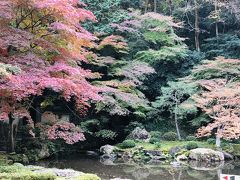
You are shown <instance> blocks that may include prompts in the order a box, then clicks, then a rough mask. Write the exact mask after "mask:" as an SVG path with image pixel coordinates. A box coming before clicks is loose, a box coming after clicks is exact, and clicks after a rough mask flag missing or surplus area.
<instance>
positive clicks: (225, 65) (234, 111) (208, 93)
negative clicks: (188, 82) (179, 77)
mask: <svg viewBox="0 0 240 180" xmlns="http://www.w3.org/2000/svg"><path fill="white" fill-rule="evenodd" d="M239 65H240V60H239V59H224V58H222V57H219V58H218V59H217V60H215V61H207V62H206V63H205V64H203V65H200V66H198V68H197V69H195V70H194V71H195V72H194V73H195V75H196V74H198V75H197V76H200V75H202V76H205V75H207V76H209V75H210V74H211V75H212V76H214V78H213V79H209V80H198V83H199V85H200V86H201V87H202V88H203V90H204V91H203V92H202V93H200V94H199V95H195V96H194V100H195V102H196V103H197V106H198V107H199V108H201V109H202V111H204V112H205V113H206V114H207V115H209V117H210V118H211V119H212V122H210V123H209V124H207V125H206V126H203V127H202V128H200V129H199V130H198V133H197V135H198V136H199V137H202V136H210V135H212V133H215V134H216V136H217V137H220V138H224V139H227V140H231V139H238V138H239V137H240V113H239V112H240V83H239V82H238V79H239V77H240V76H239V75H240V74H239V71H238V69H237V68H236V69H234V67H239ZM211 71H212V72H215V71H216V73H209V72H211ZM207 72H208V73H207ZM204 74H205V75H204ZM209 78H210V77H209Z"/></svg>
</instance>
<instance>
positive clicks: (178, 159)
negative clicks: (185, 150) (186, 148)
mask: <svg viewBox="0 0 240 180" xmlns="http://www.w3.org/2000/svg"><path fill="white" fill-rule="evenodd" d="M176 160H177V161H187V160H188V157H187V156H186V155H185V154H182V155H180V156H177V158H176Z"/></svg>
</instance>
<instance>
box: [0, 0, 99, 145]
mask: <svg viewBox="0 0 240 180" xmlns="http://www.w3.org/2000/svg"><path fill="white" fill-rule="evenodd" d="M84 6H85V4H83V3H79V1H78V0H55V1H52V0H2V1H1V2H0V15H1V16H0V97H1V98H0V119H1V120H8V119H9V116H12V117H13V118H23V117H26V118H28V119H29V122H30V121H31V117H30V115H29V114H28V109H29V108H31V102H32V100H33V97H34V96H41V95H42V94H43V92H44V91H45V90H51V91H54V92H56V93H59V95H60V96H61V97H62V98H64V99H65V101H73V102H75V106H76V109H77V110H78V111H79V113H82V114H84V113H85V111H86V110H87V108H88V107H89V102H90V101H92V100H99V99H100V97H99V96H98V89H97V88H96V87H94V86H92V85H91V84H90V83H89V82H88V81H87V80H86V79H87V78H88V79H89V78H91V77H92V73H91V72H90V71H88V70H85V69H82V68H81V67H80V66H79V65H80V63H81V61H87V58H86V57H87V55H88V54H89V51H88V48H92V47H94V46H95V42H94V41H95V40H96V37H94V36H93V35H92V34H91V33H89V32H88V31H86V30H85V29H84V28H83V27H82V26H81V25H80V23H81V22H84V21H86V20H91V21H96V20H95V16H94V15H93V14H92V13H91V12H90V11H88V10H85V9H84ZM23 109H24V111H23ZM56 126H60V124H58V125H56ZM65 126H66V125H64V127H61V128H62V129H67V128H66V127H65ZM71 126H72V125H71V124H70V126H69V128H70V127H71ZM54 127H55V126H54ZM54 132H55V131H51V133H50V134H51V137H54V136H53V135H52V134H53V133H54ZM79 133H80V132H79ZM74 136H76V137H77V135H74ZM57 137H61V135H59V134H58V136H57ZM79 137H80V136H79ZM63 139H64V140H66V137H64V138H63ZM77 139H78V140H83V138H77ZM66 141H67V140H66ZM67 142H68V141H67Z"/></svg>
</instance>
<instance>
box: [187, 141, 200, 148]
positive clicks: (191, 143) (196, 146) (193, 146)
mask: <svg viewBox="0 0 240 180" xmlns="http://www.w3.org/2000/svg"><path fill="white" fill-rule="evenodd" d="M185 148H186V149H187V150H191V149H196V148H198V143H197V142H194V141H192V142H188V143H187V144H186V146H185Z"/></svg>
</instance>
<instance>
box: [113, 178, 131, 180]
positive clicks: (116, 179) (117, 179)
mask: <svg viewBox="0 0 240 180" xmlns="http://www.w3.org/2000/svg"><path fill="white" fill-rule="evenodd" d="M110 180H131V179H122V178H114V179H110Z"/></svg>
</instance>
